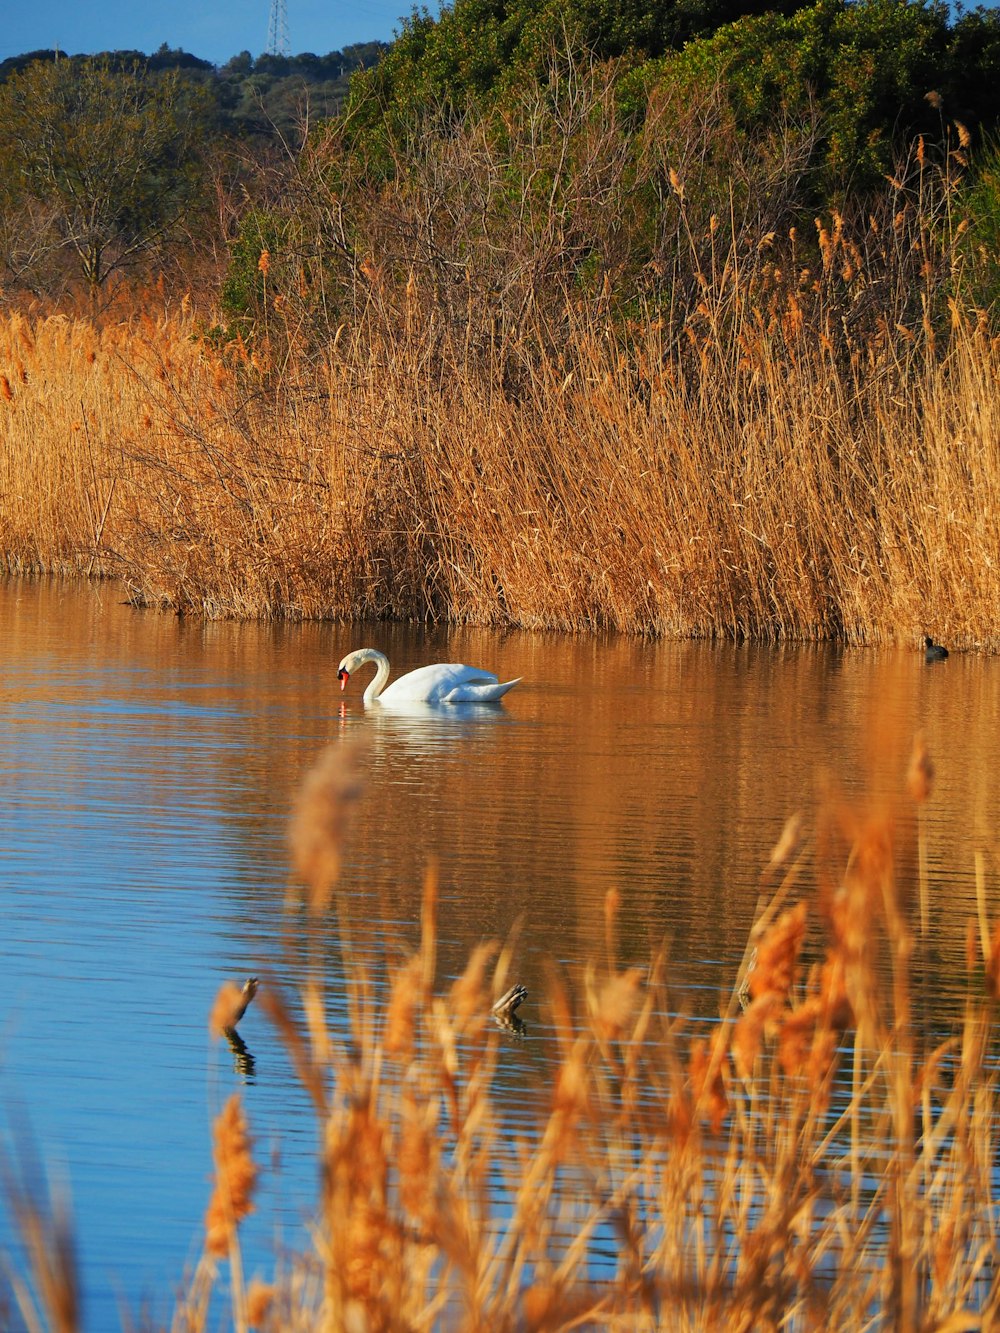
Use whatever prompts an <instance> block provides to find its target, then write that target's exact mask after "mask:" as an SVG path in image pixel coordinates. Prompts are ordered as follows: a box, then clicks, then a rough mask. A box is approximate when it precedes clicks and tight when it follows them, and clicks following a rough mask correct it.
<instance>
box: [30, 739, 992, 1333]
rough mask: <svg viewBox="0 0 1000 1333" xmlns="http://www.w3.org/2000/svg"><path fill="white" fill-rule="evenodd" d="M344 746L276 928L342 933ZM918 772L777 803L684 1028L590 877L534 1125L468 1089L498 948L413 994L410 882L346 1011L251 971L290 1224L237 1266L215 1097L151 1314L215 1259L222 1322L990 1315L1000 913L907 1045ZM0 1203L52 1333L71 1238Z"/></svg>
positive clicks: (980, 1323) (305, 801) (500, 967)
mask: <svg viewBox="0 0 1000 1333" xmlns="http://www.w3.org/2000/svg"><path fill="white" fill-rule="evenodd" d="M355 762H356V760H355V759H354V757H353V756H351V755H350V754H349V753H347V752H346V751H344V750H343V749H340V750H336V751H333V752H330V753H329V754H328V755H327V756H325V757H324V759H323V760H322V761H321V762H320V764H319V765H318V766H317V769H316V770H315V772H314V773H313V774H312V775H311V777H310V780H309V782H308V784H307V788H306V789H305V790H304V792H303V796H302V799H301V801H300V803H299V807H298V810H297V813H296V817H295V821H294V825H293V834H292V838H293V852H294V860H295V865H296V869H297V874H298V877H299V879H300V880H301V881H302V883H303V894H302V896H301V899H296V900H294V901H293V900H290V902H289V912H290V920H301V916H300V913H301V912H303V911H304V912H305V914H306V916H307V917H310V916H311V917H314V918H316V919H326V918H327V917H328V915H329V913H330V911H331V910H333V909H334V908H336V910H338V911H339V912H340V914H341V929H342V934H343V937H344V938H345V939H347V940H349V938H350V904H349V902H346V901H341V900H340V897H339V894H338V889H337V874H338V867H339V859H340V851H341V844H342V840H343V836H344V831H345V827H346V825H347V819H348V816H349V811H350V806H351V804H352V803H353V802H354V801H356V800H357V799H358V797H359V795H360V794H361V793H360V791H359V787H358V781H357V775H356V771H355V769H354V767H353V764H354V763H355ZM933 780H934V772H933V764H932V761H931V757H930V756H929V755H928V754H927V751H926V748H925V746H924V744H923V742H922V741H921V740H920V739H919V738H918V741H917V743H916V745H915V747H914V754H913V759H912V762H911V766H910V771H909V773H908V775H907V779H906V783H905V787H904V790H902V791H900V792H899V794H898V796H897V797H896V799H895V801H894V802H892V803H891V804H890V806H888V807H885V806H879V805H875V804H872V805H868V806H865V807H863V808H852V807H851V806H849V805H848V804H846V803H845V802H844V801H843V800H841V799H840V798H839V797H838V796H837V795H836V794H835V793H833V792H831V793H830V794H829V795H828V796H827V797H826V798H825V799H824V801H823V803H822V804H821V806H820V808H819V809H818V810H817V811H816V812H815V814H814V815H813V816H811V817H809V818H808V819H802V818H800V817H797V818H795V819H793V820H790V821H789V824H788V826H787V828H786V829H785V831H784V833H783V835H782V837H781V839H780V840H779V842H778V844H777V845H776V847H775V849H774V852H773V854H772V857H771V860H770V862H769V864H768V866H767V867H765V870H764V873H763V875H762V880H761V910H760V913H759V915H758V919H757V921H756V923H755V926H754V929H753V931H752V932H751V936H750V939H749V941H748V952H747V962H748V965H747V967H746V969H745V971H744V973H743V975H742V977H740V978H736V979H735V981H736V982H737V984H735V985H734V989H733V994H732V997H731V999H730V1000H729V1003H728V1005H726V1006H724V1009H723V1012H722V1014H721V1016H720V1021H719V1023H718V1024H717V1025H714V1026H713V1027H711V1028H710V1029H708V1030H707V1031H706V1030H705V1029H704V1028H702V1029H701V1031H700V1032H699V1031H696V1030H693V1029H692V1028H691V1027H690V1025H689V1024H687V1023H686V1022H685V1020H684V1019H683V1018H678V1017H676V1016H675V1007H674V1006H673V1005H672V1004H671V1002H670V996H669V978H670V965H669V959H668V958H667V957H666V956H665V955H664V954H659V955H657V956H655V957H653V958H652V959H651V960H650V963H649V966H648V967H647V968H645V969H643V968H635V967H632V968H627V969H625V968H622V966H621V965H620V963H619V962H618V960H617V953H616V943H615V941H616V918H617V909H618V902H617V896H616V894H614V893H613V892H612V893H609V895H608V898H607V902H606V907H605V927H606V939H607V947H606V951H605V955H604V957H603V958H601V959H600V960H599V961H595V962H594V963H593V964H592V965H591V967H590V968H589V970H588V972H587V975H586V979H585V982H584V984H583V986H582V989H581V992H580V993H579V994H576V995H574V994H571V993H570V991H569V989H568V988H567V986H566V985H565V984H564V982H563V981H562V979H561V977H560V974H559V972H558V970H557V969H554V968H553V970H552V972H551V980H550V987H549V994H548V997H547V1006H548V1012H549V1023H548V1027H547V1031H548V1033H549V1036H548V1038H547V1039H549V1040H551V1041H552V1043H553V1044H554V1047H555V1056H556V1059H555V1065H556V1072H555V1075H554V1077H553V1080H552V1092H551V1097H550V1100H549V1102H548V1105H547V1107H541V1108H540V1109H539V1112H538V1116H539V1118H538V1121H537V1123H532V1122H531V1121H530V1120H524V1119H522V1120H520V1121H519V1122H518V1123H516V1124H514V1125H513V1126H512V1124H511V1117H510V1116H509V1114H507V1113H506V1108H505V1107H504V1106H503V1105H502V1104H498V1102H497V1100H496V1097H495V1091H494V1088H495V1080H494V1075H495V1073H496V1070H497V1067H498V1062H499V1061H500V1060H501V1059H502V1056H503V1050H504V1043H505V1042H507V1041H509V1040H511V1039H512V1038H511V1037H510V1036H509V1035H508V1034H507V1033H506V1032H505V1031H504V1030H503V1029H502V1028H501V1027H500V1026H498V1025H497V1023H496V1022H495V1021H494V1020H493V1018H492V1016H491V1006H492V1004H493V1002H494V1000H495V999H496V997H497V996H498V995H499V994H500V993H501V992H502V991H503V990H504V989H505V988H506V987H507V985H508V984H509V982H510V980H511V979H512V977H514V976H515V975H516V972H515V969H516V951H515V949H514V948H512V947H511V946H510V945H508V946H506V947H503V948H501V947H500V946H499V945H496V944H489V943H484V945H483V946H482V947H480V948H479V949H477V950H475V951H474V952H473V954H472V956H471V957H470V959H469V962H468V965H467V967H466V969H465V971H464V973H463V974H462V975H461V976H459V977H457V978H456V979H454V980H451V981H450V983H449V982H447V981H445V982H444V983H442V981H441V980H440V979H439V977H438V975H437V972H438V969H437V946H438V927H437V923H436V881H435V877H434V875H433V873H429V874H428V876H427V880H426V883H425V889H424V901H423V908H422V941H421V944H420V947H419V950H418V951H417V952H416V953H415V954H414V955H413V956H412V957H410V958H404V959H402V960H400V961H399V962H398V963H397V964H395V965H394V966H393V967H392V968H391V969H390V975H389V981H388V985H387V987H386V989H385V991H384V999H383V1000H382V1001H379V1000H378V999H377V994H378V992H377V989H376V987H375V986H374V984H373V982H372V978H371V977H370V976H369V975H368V973H367V971H366V968H365V966H364V965H363V964H362V963H360V961H359V960H358V959H357V958H354V959H352V958H351V956H350V949H349V945H347V946H346V952H347V955H348V956H347V960H346V961H347V968H346V973H347V977H348V986H349V1005H348V1013H349V1019H348V1025H347V1030H335V1029H334V1028H333V1027H332V1026H331V1025H330V1024H329V1023H328V1020H327V1016H326V1008H325V1005H324V1002H323V997H322V994H321V992H320V989H319V985H318V983H317V981H316V978H317V977H318V976H319V975H320V971H319V969H312V968H310V969H309V972H308V975H309V976H310V978H311V980H310V981H309V982H308V983H306V986H305V989H304V991H303V993H302V994H301V995H299V996H295V997H292V996H289V995H287V994H284V993H282V991H281V989H280V988H279V987H278V986H277V985H276V984H275V983H274V981H273V980H272V981H270V982H269V983H266V984H264V985H263V986H262V987H261V992H260V1001H261V1002H262V1003H263V1004H264V1006H265V1009H266V1012H267V1014H268V1016H269V1018H270V1019H271V1021H272V1022H273V1023H274V1024H275V1026H276V1028H277V1030H278V1032H279V1033H280V1034H281V1036H282V1038H283V1040H284V1041H285V1043H286V1045H287V1047H288V1049H289V1053H290V1055H291V1057H292V1060H293V1064H294V1067H295V1068H296V1070H297V1071H298V1075H299V1077H300V1079H301V1081H302V1084H303V1086H304V1088H305V1090H306V1092H307V1093H308V1098H309V1102H310V1103H311V1105H312V1108H313V1114H314V1115H315V1118H316V1126H317V1131H318V1133H317V1142H318V1155H319V1165H320V1171H319V1173H318V1198H317V1203H316V1212H315V1218H314V1221H313V1225H312V1228H311V1232H310V1234H311V1238H312V1239H311V1242H310V1244H309V1246H308V1247H307V1249H306V1250H304V1251H302V1252H300V1253H299V1254H297V1255H296V1254H291V1255H289V1254H288V1253H287V1252H285V1253H283V1254H282V1256H281V1257H280V1258H279V1260H278V1261H277V1262H276V1267H275V1270H274V1272H273V1273H265V1274H256V1275H254V1276H253V1277H252V1278H250V1279H249V1280H248V1278H247V1275H246V1274H245V1273H244V1265H243V1259H242V1252H241V1248H240V1239H239V1228H240V1222H241V1220H242V1218H243V1217H245V1216H246V1214H247V1212H249V1211H250V1209H251V1208H252V1207H253V1192H254V1188H255V1184H256V1179H257V1166H256V1164H255V1161H254V1157H253V1136H252V1116H250V1117H248V1115H247V1113H246V1112H245V1111H244V1109H243V1107H242V1106H241V1104H240V1102H239V1099H238V1098H233V1099H231V1100H230V1102H228V1103H227V1104H226V1105H225V1106H224V1107H223V1108H222V1109H221V1111H220V1113H219V1116H218V1119H217V1121H216V1124H215V1127H214V1139H215V1154H214V1156H215V1164H216V1174H215V1179H214V1181H213V1184H212V1193H211V1198H210V1201H209V1205H208V1210H207V1213H206V1221H205V1239H204V1252H203V1254H202V1257H201V1259H200V1261H199V1263H198V1265H197V1268H196V1271H195V1273H194V1275H193V1276H192V1278H191V1280H190V1283H189V1286H188V1289H187V1291H186V1292H185V1293H184V1294H183V1295H182V1297H181V1298H180V1300H179V1303H178V1306H177V1309H176V1312H175V1316H174V1321H173V1325H172V1326H173V1328H174V1329H175V1330H176V1331H177V1333H181V1331H182V1330H183V1331H184V1333H196V1331H200V1330H202V1329H205V1328H207V1327H208V1326H209V1324H210V1323H212V1326H213V1327H214V1326H216V1325H215V1323H214V1322H212V1321H213V1319H217V1318H218V1314H217V1313H216V1314H215V1315H214V1316H213V1315H210V1313H209V1312H210V1310H211V1309H212V1295H213V1291H215V1289H216V1288H217V1287H218V1286H219V1284H220V1280H221V1275H222V1273H223V1271H224V1266H225V1265H228V1272H229V1279H230V1281H229V1290H230V1293H231V1295H230V1297H229V1299H230V1300H231V1327H233V1328H235V1329H241V1330H243V1329H249V1328H255V1329H261V1330H274V1331H275V1333H278V1330H281V1331H282V1333H285V1331H286V1330H296V1329H302V1330H306V1329H308V1330H311V1331H313V1330H317V1329H322V1330H331V1333H332V1331H333V1330H338V1331H339V1330H346V1329H349V1330H354V1329H404V1328H405V1329H431V1328H442V1327H461V1328H465V1329H490V1330H504V1329H519V1330H556V1329H567V1328H572V1327H601V1328H622V1329H625V1328H628V1329H646V1328H648V1329H657V1328H664V1327H667V1328H672V1329H691V1330H695V1329H704V1330H712V1329H719V1328H726V1329H747V1330H750V1329H754V1330H767V1329H774V1330H777V1329H782V1330H806V1329H810V1330H811V1329H815V1330H820V1329H823V1330H829V1329H843V1330H848V1329H851V1330H853V1329H858V1328H890V1327H891V1328H896V1329H906V1330H910V1329H913V1330H917V1329H924V1330H932V1329H933V1330H938V1331H939V1333H940V1331H942V1330H952V1331H954V1333H958V1330H972V1329H989V1328H993V1327H995V1326H996V1321H997V1316H998V1312H1000V1279H998V1276H997V1271H996V1264H995V1256H996V1250H997V1243H998V1235H997V1231H998V1225H1000V1219H998V1213H997V1207H996V1198H995V1192H996V1183H997V1182H996V1161H997V1149H998V1141H997V1132H998V1127H1000V1121H998V1111H1000V1104H998V1095H997V1094H998V1089H997V1081H996V1065H995V1059H994V1055H993V1052H994V1044H993V1043H994V1037H995V1020H996V1004H997V1000H998V998H1000V927H994V926H993V925H992V924H991V923H990V922H989V920H988V919H987V916H986V913H985V908H983V909H982V910H981V912H980V917H979V920H978V921H971V922H970V923H969V944H968V950H967V1001H966V1006H965V1011H964V1015H963V1016H962V1017H961V1018H960V1020H959V1021H957V1023H956V1026H955V1029H954V1031H952V1032H951V1033H948V1034H943V1033H940V1032H939V1033H938V1034H937V1035H936V1036H934V1037H933V1038H931V1036H930V1034H929V1033H928V1032H926V1031H925V1030H924V1029H923V1027H922V1025H921V1024H920V1022H919V1021H917V1019H916V1018H915V1014H916V1012H917V1010H918V1006H919V1002H920V997H921V989H920V977H921V975H922V964H923V951H924V950H925V949H926V948H927V947H928V940H927V938H926V933H925V930H924V928H923V927H922V924H921V915H920V903H921V901H922V900H923V897H924V895H925V893H926V891H927V885H926V883H925V876H926V868H925V867H926V864H927V858H926V855H924V854H923V853H924V850H925V849H923V848H922V841H923V838H924V832H923V824H922V821H921V819H920V811H921V809H922V807H923V805H924V804H925V802H926V801H927V800H928V799H930V798H931V797H932V792H933ZM810 860H811V861H812V862H813V865H814V872H815V873H814V874H813V875H812V876H811V878H812V879H813V881H814V882H815V884H816V886H817V887H816V890H815V891H814V892H813V893H810V894H809V895H807V896H803V895H802V894H801V892H800V889H799V881H800V879H801V878H802V877H803V871H804V867H805V865H806V863H807V861H810ZM532 1039H534V1038H532ZM520 1114H521V1115H522V1116H523V1115H524V1112H523V1109H522V1111H521V1112H520ZM248 1121H249V1123H248ZM8 1184H9V1182H8ZM15 1202H16V1203H18V1205H19V1206H18V1217H19V1219H20V1220H21V1224H22V1226H23V1227H24V1229H25V1236H26V1240H27V1247H26V1248H27V1250H28V1253H29V1255H30V1256H31V1264H32V1266H33V1270H34V1274H35V1280H34V1283H32V1282H31V1280H30V1278H29V1277H28V1275H24V1276H23V1278H22V1280H21V1281H20V1283H19V1284H18V1285H16V1287H15V1290H16V1291H17V1294H18V1299H19V1300H23V1302H24V1306H23V1308H24V1309H27V1310H29V1311H31V1312H33V1314H34V1323H32V1324H31V1326H32V1327H35V1326H37V1327H39V1328H41V1327H46V1326H47V1324H50V1325H51V1326H52V1327H58V1328H61V1329H65V1330H66V1333H72V1330H73V1329H75V1328H77V1327H79V1323H78V1320H77V1318H76V1316H75V1314H74V1311H75V1310H76V1309H77V1306H76V1304H75V1303H73V1302H69V1303H67V1301H66V1300H65V1299H64V1298H63V1295H62V1293H63V1292H66V1291H69V1292H73V1291H75V1290H76V1280H75V1275H74V1273H73V1264H72V1262H71V1260H72V1246H67V1245H66V1244H65V1243H64V1242H62V1241H60V1240H59V1239H58V1237H59V1235H60V1234H62V1232H56V1233H52V1235H53V1236H54V1239H52V1238H50V1239H49V1240H46V1237H47V1236H49V1232H47V1231H46V1229H45V1226H44V1225H43V1222H44V1217H45V1212H44V1209H43V1208H42V1207H41V1206H38V1207H36V1208H35V1209H34V1210H33V1209H32V1208H30V1207H25V1195H24V1192H23V1191H21V1192H20V1193H18V1192H16V1191H15ZM67 1256H69V1261H67ZM54 1274H61V1276H60V1277H59V1280H58V1281H54V1280H53V1275H54ZM29 1322H31V1321H29ZM228 1322H229V1321H228V1320H227V1323H228Z"/></svg>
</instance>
